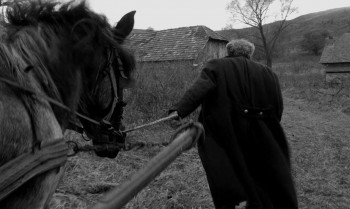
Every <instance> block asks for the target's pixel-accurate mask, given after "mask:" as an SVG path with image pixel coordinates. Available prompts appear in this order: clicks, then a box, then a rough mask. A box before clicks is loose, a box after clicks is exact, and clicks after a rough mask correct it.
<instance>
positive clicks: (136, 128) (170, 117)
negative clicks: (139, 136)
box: [122, 114, 179, 133]
mask: <svg viewBox="0 0 350 209" xmlns="http://www.w3.org/2000/svg"><path fill="white" fill-rule="evenodd" d="M178 117H179V116H178V115H177V114H173V115H169V116H167V117H164V118H161V119H158V120H156V121H153V122H150V123H147V124H143V125H140V126H136V127H134V128H130V129H127V130H124V131H122V133H129V132H132V131H136V130H138V129H142V128H146V127H149V126H153V125H155V124H158V123H161V122H164V121H168V120H171V119H175V118H178Z"/></svg>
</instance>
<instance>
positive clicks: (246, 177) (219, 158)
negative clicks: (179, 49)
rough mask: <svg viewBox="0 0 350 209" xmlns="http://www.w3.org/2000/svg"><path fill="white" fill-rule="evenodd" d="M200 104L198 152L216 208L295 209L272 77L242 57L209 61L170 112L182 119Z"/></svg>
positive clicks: (277, 92) (280, 108)
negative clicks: (201, 139)
mask: <svg viewBox="0 0 350 209" xmlns="http://www.w3.org/2000/svg"><path fill="white" fill-rule="evenodd" d="M199 105H202V108H201V113H200V116H199V121H200V122H202V123H203V125H204V128H205V135H206V136H205V140H204V142H203V143H202V144H200V145H199V146H198V150H199V155H200V158H201V161H202V164H203V167H204V169H205V171H206V174H207V179H208V182H209V186H210V190H211V194H212V197H213V200H214V204H215V206H216V208H234V206H233V205H235V204H236V203H238V202H240V201H242V200H248V204H249V207H250V208H275V209H289V208H293V209H294V208H297V199H296V193H295V189H294V185H293V181H292V177H291V173H290V161H289V159H290V156H289V150H288V145H287V141H286V138H285V135H284V133H283V129H282V127H281V125H280V120H281V117H282V111H283V102H282V95H281V90H280V86H279V82H278V78H277V76H276V74H275V73H273V72H272V71H271V70H270V69H269V68H268V67H266V66H264V65H261V64H258V63H256V62H253V61H251V60H249V59H247V58H245V57H243V56H240V57H226V58H222V59H214V60H211V61H209V62H208V63H207V64H206V66H205V67H204V69H203V70H202V72H201V75H200V77H199V78H198V79H197V81H196V82H195V83H194V84H193V86H192V87H191V88H190V89H189V90H188V91H187V92H186V93H185V94H184V96H183V97H182V99H181V100H180V101H179V103H178V104H176V105H175V106H174V108H173V110H177V111H178V114H179V116H180V117H181V118H183V117H186V116H187V115H188V114H190V113H191V112H192V111H194V110H195V109H196V108H197V107H198V106H199Z"/></svg>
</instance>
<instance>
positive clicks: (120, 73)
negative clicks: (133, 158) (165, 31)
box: [73, 11, 135, 158]
mask: <svg viewBox="0 0 350 209" xmlns="http://www.w3.org/2000/svg"><path fill="white" fill-rule="evenodd" d="M134 14H135V11H132V12H129V13H128V14H126V15H124V16H123V17H122V18H121V19H120V21H119V22H118V23H117V25H116V26H115V27H113V28H111V30H110V32H111V33H110V34H111V35H112V37H111V42H110V44H109V46H106V49H105V52H104V53H103V54H102V56H101V57H100V60H101V61H100V62H99V71H98V73H97V74H94V78H93V81H94V82H93V83H92V85H91V86H89V88H87V89H88V90H87V91H85V92H84V93H83V95H82V97H81V100H80V104H79V112H80V113H82V114H83V115H86V116H88V117H89V118H92V119H93V120H95V121H99V124H96V123H91V122H90V121H89V120H85V119H84V118H80V122H81V124H82V125H83V129H84V132H85V133H86V134H87V135H88V137H89V138H92V141H93V144H94V145H95V153H96V154H97V155H98V156H101V157H110V158H115V157H116V156H117V154H118V152H119V150H120V148H121V147H122V146H123V144H124V141H125V135H123V134H122V133H121V132H120V130H122V129H123V125H122V114H123V108H124V106H125V105H126V104H125V102H124V101H123V89H125V88H129V87H131V86H132V85H133V83H134V80H133V77H132V74H133V71H134V68H135V60H134V56H133V55H132V54H131V52H130V51H129V50H128V49H127V48H125V47H123V43H124V40H125V39H126V38H127V36H128V35H129V34H130V32H131V31H132V29H133V25H134ZM73 129H74V128H73Z"/></svg>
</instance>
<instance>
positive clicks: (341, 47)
mask: <svg viewBox="0 0 350 209" xmlns="http://www.w3.org/2000/svg"><path fill="white" fill-rule="evenodd" d="M320 63H322V64H330V63H350V33H344V34H343V35H342V36H341V37H339V39H337V40H336V41H334V42H332V43H329V44H327V45H326V46H325V48H324V49H323V52H322V56H321V59H320Z"/></svg>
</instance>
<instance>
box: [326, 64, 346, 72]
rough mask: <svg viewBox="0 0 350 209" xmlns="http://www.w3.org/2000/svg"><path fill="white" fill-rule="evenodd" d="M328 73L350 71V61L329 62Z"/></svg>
mask: <svg viewBox="0 0 350 209" xmlns="http://www.w3.org/2000/svg"><path fill="white" fill-rule="evenodd" d="M325 72H326V73H350V63H335V64H327V65H326V69H325Z"/></svg>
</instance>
